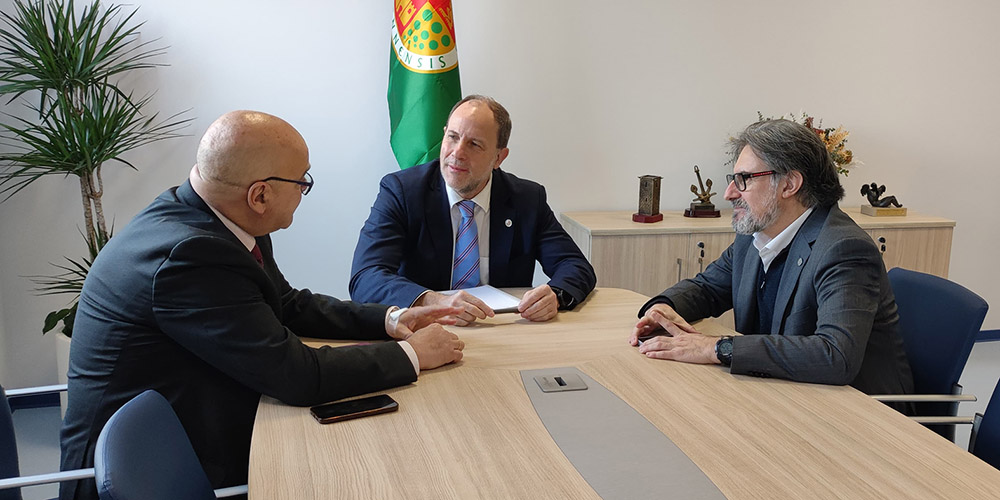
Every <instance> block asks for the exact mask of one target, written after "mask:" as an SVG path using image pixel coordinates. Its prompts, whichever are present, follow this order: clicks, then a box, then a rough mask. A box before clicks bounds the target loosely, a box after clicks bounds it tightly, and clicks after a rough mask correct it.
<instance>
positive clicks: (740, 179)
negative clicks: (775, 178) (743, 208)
mask: <svg viewBox="0 0 1000 500" xmlns="http://www.w3.org/2000/svg"><path fill="white" fill-rule="evenodd" d="M776 173H778V172H777V171H775V170H765V171H763V172H737V173H735V174H726V182H727V183H729V184H732V183H733V182H734V181H735V182H736V190H737V191H746V189H747V180H749V179H753V178H754V177H764V176H765V175H772V174H776Z"/></svg>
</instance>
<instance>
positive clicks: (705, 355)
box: [629, 304, 719, 364]
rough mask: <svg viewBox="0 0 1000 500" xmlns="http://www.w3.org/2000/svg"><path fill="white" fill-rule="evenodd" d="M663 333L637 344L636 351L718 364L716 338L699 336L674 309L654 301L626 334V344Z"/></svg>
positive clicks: (675, 359)
mask: <svg viewBox="0 0 1000 500" xmlns="http://www.w3.org/2000/svg"><path fill="white" fill-rule="evenodd" d="M658 332H662V335H659V336H656V337H653V338H650V339H649V340H646V341H644V342H643V343H642V345H641V346H639V352H641V353H642V354H645V355H646V356H647V357H650V358H657V359H671V360H674V361H683V362H685V363H699V364H714V363H719V358H718V357H716V355H715V344H716V342H718V340H719V339H718V338H716V337H710V336H706V335H702V334H701V332H699V331H698V330H696V329H695V328H694V327H693V326H691V324H690V323H688V322H687V321H685V320H684V318H682V317H681V315H680V314H677V311H674V309H673V308H672V307H670V306H668V305H666V304H655V305H653V306H652V307H650V308H649V309H647V310H646V314H644V315H643V316H642V318H641V319H639V322H638V323H636V324H635V328H634V329H633V330H632V335H631V336H629V344H631V345H639V337H642V336H648V335H652V334H656V333H658Z"/></svg>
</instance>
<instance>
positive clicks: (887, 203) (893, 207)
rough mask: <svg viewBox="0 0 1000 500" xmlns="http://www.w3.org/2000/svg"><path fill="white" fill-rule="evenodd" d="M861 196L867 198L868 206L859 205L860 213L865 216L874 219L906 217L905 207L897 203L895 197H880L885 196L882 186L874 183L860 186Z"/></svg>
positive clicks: (883, 186)
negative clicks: (896, 216) (891, 216)
mask: <svg viewBox="0 0 1000 500" xmlns="http://www.w3.org/2000/svg"><path fill="white" fill-rule="evenodd" d="M861 194H863V195H865V196H866V197H868V205H861V213H863V214H865V215H871V216H875V217H882V216H886V215H906V207H904V206H903V205H902V204H901V203H899V201H897V200H896V197H895V196H886V197H883V196H882V195H883V194H885V185H884V184H883V185H881V186H879V185H878V183H876V182H873V183H871V184H865V185H863V186H861ZM869 205H870V206H869Z"/></svg>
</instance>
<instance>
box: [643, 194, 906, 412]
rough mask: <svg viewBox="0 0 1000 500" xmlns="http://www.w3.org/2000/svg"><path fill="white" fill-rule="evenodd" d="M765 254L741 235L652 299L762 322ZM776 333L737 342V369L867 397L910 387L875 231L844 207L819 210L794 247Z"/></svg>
mask: <svg viewBox="0 0 1000 500" xmlns="http://www.w3.org/2000/svg"><path fill="white" fill-rule="evenodd" d="M760 265H761V263H760V255H759V254H758V252H757V249H756V248H755V247H754V246H753V237H751V236H745V235H738V236H737V237H736V241H735V242H733V244H732V245H731V246H730V247H729V248H728V249H727V250H726V251H725V252H724V253H723V254H722V256H721V257H720V258H719V259H718V260H716V261H715V262H713V263H712V264H710V265H709V266H708V268H706V269H705V272H703V273H701V274H699V275H698V276H696V277H695V278H693V279H689V280H684V281H681V282H680V283H678V284H677V285H674V286H673V287H671V288H669V289H667V290H666V291H664V292H663V293H662V294H661V295H659V296H657V297H654V298H653V299H652V300H650V301H649V302H648V303H646V305H644V306H643V307H642V309H641V311H640V316H641V315H642V314H643V313H645V310H646V309H647V308H649V307H650V306H651V305H652V304H654V303H657V302H669V303H672V304H673V307H674V309H675V310H676V311H677V312H678V313H679V314H680V315H681V316H682V317H684V319H686V320H688V321H695V320H698V319H702V318H705V317H708V316H718V315H720V314H722V313H723V312H725V311H727V310H729V309H733V311H734V314H735V316H736V330H737V331H739V332H741V333H744V334H748V333H749V334H753V333H755V330H756V328H757V326H756V325H757V302H756V293H755V290H754V288H755V286H756V283H757V271H758V269H759V268H760ZM771 332H772V334H770V335H743V336H738V337H736V338H735V339H734V340H733V364H732V373H739V374H747V375H756V376H762V377H779V378H785V379H791V380H797V381H800V382H816V383H823V384H836V385H845V384H851V385H852V386H854V387H856V388H857V389H859V390H861V391H862V392H865V393H867V394H899V393H910V392H913V376H912V374H911V372H910V365H909V363H908V362H907V359H906V352H905V351H904V350H903V340H902V337H901V336H900V333H899V315H897V314H896V302H895V298H894V297H893V294H892V288H891V287H890V286H889V280H888V278H887V277H886V272H885V264H883V262H882V257H881V256H880V255H879V252H878V249H877V248H876V247H875V244H874V243H873V242H872V239H871V237H870V236H869V235H868V233H866V232H865V231H864V230H862V229H861V228H860V227H858V225H857V224H855V223H854V221H853V220H851V218H850V217H848V216H847V214H845V213H844V212H843V211H841V210H840V208H838V207H835V206H834V207H832V208H822V207H816V209H815V210H814V211H813V213H812V214H810V216H809V218H808V219H806V222H805V223H804V224H803V225H802V227H801V228H800V229H799V232H798V233H797V234H796V235H795V238H794V239H793V240H792V243H791V244H790V245H789V247H788V256H787V258H786V260H785V267H784V271H783V273H782V275H781V281H780V284H779V285H778V296H777V299H776V300H775V305H774V316H773V317H772V320H771Z"/></svg>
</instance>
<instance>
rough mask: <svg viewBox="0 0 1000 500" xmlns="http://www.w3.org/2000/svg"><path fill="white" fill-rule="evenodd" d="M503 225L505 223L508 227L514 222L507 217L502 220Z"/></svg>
mask: <svg viewBox="0 0 1000 500" xmlns="http://www.w3.org/2000/svg"><path fill="white" fill-rule="evenodd" d="M503 225H505V226H507V227H510V226H513V225H514V223H513V222H511V220H510V219H507V220H505V221H503Z"/></svg>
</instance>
